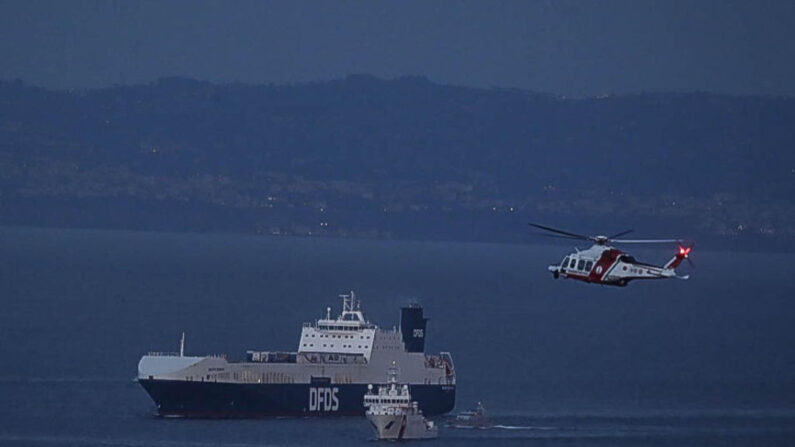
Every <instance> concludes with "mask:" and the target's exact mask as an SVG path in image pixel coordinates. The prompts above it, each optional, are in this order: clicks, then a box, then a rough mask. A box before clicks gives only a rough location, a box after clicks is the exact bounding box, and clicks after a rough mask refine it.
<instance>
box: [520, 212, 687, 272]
mask: <svg viewBox="0 0 795 447" xmlns="http://www.w3.org/2000/svg"><path fill="white" fill-rule="evenodd" d="M528 225H530V226H531V227H535V228H538V229H541V230H544V231H549V232H551V233H554V235H549V236H552V237H558V238H563V239H577V240H584V241H592V242H593V245H592V246H591V248H588V249H587V250H578V249H576V248H575V252H574V253H571V254H569V255H567V256H566V257H564V258H563V260H562V261H561V262H560V264H553V265H550V266H549V267H547V269H548V270H549V271H550V272H552V276H553V277H554V278H555V279H558V278H561V277H563V278H569V279H576V280H579V281H584V282H586V283H592V284H603V285H608V286H619V287H626V286H627V284H629V283H630V281H634V280H636V279H673V278H675V279H689V278H690V275H682V276H680V275H678V274H677V273H676V268H677V267H678V266H679V264H681V263H682V261H684V260H687V261H688V262H689V263H690V264H691V265H692V261H691V260H690V251H691V250H692V249H693V244H692V243H691V244H689V245H685V242H684V240H682V239H616V238H618V237H621V236H624V235H626V234H629V233H631V232H632V231H633V230H626V231H622V232H620V233H616V234H614V235H612V236H586V235H582V234H577V233H572V232H569V231H564V230H561V229H558V228H552V227H547V226H544V225H539V224H534V223H530V224H528ZM667 243H676V244H677V251H676V254H675V255H674V257H673V258H671V260H670V261H668V262H667V263H665V265H663V266H656V265H652V264H646V263H644V262H639V261H637V260H636V259H635V258H634V257H632V256H630V255H629V254H627V253H626V252H623V251H621V250H619V249H617V248H614V247H611V246H610V245H609V244H667Z"/></svg>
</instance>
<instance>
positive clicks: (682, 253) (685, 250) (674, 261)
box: [663, 245, 693, 270]
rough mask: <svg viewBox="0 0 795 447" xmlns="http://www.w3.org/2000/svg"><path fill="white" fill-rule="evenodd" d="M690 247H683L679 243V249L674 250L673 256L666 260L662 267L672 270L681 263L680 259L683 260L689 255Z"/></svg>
mask: <svg viewBox="0 0 795 447" xmlns="http://www.w3.org/2000/svg"><path fill="white" fill-rule="evenodd" d="M692 249H693V247H683V246H681V245H680V246H679V249H678V250H677V252H676V255H675V256H674V257H673V258H671V260H670V261H668V262H667V263H666V264H665V266H663V269H665V270H674V269H675V268H677V267H679V264H681V263H682V261H684V260H685V259H687V258H688V256H690V250H692Z"/></svg>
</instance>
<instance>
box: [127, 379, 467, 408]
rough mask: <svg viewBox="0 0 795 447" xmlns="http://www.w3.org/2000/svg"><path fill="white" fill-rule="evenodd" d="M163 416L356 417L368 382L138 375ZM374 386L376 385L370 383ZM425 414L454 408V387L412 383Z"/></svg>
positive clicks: (415, 396) (414, 392)
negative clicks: (250, 380)
mask: <svg viewBox="0 0 795 447" xmlns="http://www.w3.org/2000/svg"><path fill="white" fill-rule="evenodd" d="M138 382H139V383H140V384H141V386H143V387H144V389H145V390H146V391H147V393H149V395H150V396H151V397H152V399H153V400H154V401H155V404H156V405H157V410H158V413H159V414H160V415H162V416H183V417H197V418H264V417H277V416H300V417H305V416H360V415H364V406H363V400H364V395H365V393H366V392H367V385H366V384H322V385H321V384H314V383H313V384H308V383H307V384H259V383H251V384H241V383H218V382H193V381H181V380H152V379H148V380H147V379H139V380H138ZM373 386H374V387H376V389H377V387H378V384H373ZM410 391H411V398H412V400H416V401H417V403H418V404H419V407H420V409H421V410H422V411H423V413H425V414H426V415H428V416H433V415H437V414H444V413H448V412H450V411H452V409H453V407H454V406H455V385H419V384H418V385H410Z"/></svg>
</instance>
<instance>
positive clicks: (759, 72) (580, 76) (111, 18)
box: [0, 0, 795, 96]
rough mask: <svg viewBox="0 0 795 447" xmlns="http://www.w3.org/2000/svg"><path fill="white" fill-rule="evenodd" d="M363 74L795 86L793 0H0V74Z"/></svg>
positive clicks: (56, 79)
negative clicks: (282, 0) (280, 0)
mask: <svg viewBox="0 0 795 447" xmlns="http://www.w3.org/2000/svg"><path fill="white" fill-rule="evenodd" d="M351 73H369V74H374V75H377V76H380V77H386V78H392V77H395V76H402V75H424V76H427V77H429V78H430V79H431V80H433V81H436V82H440V83H448V84H460V85H472V86H501V87H520V88H525V89H531V90H537V91H543V92H550V93H557V94H563V95H577V96H579V95H596V94H601V93H611V92H612V93H626V92H639V91H650V90H707V91H714V92H722V93H734V94H771V95H781V94H783V95H795V2H794V1H787V0H784V1H731V0H726V1H713V0H688V1H674V0H663V1H639V0H628V1H568V0H559V1H507V2H504V1H494V0H482V1H427V0H426V1H406V0H402V1H389V2H381V1H364V0H363V1H287V2H267V1H230V2H226V1H203V0H201V1H200V0H189V1H123V2H113V1H31V0H24V1H4V0H0V79H5V80H10V79H17V78H19V79H22V80H23V81H25V82H27V83H31V84H36V85H42V86H46V87H53V88H68V87H80V88H83V87H99V86H107V85H111V84H119V83H126V84H128V83H142V82H149V81H151V80H153V79H156V78H159V77H163V76H174V75H179V76H188V77H192V78H197V79H203V80H209V81H242V82H246V83H263V82H274V83H290V82H303V81H313V80H325V79H332V78H340V77H343V76H345V75H348V74H351Z"/></svg>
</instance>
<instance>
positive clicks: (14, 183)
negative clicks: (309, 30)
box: [0, 76, 795, 247]
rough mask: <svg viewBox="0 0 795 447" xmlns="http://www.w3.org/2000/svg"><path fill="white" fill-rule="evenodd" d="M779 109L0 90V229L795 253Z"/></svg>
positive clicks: (419, 81)
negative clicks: (545, 227) (679, 243)
mask: <svg viewBox="0 0 795 447" xmlns="http://www.w3.org/2000/svg"><path fill="white" fill-rule="evenodd" d="M794 149H795V100H793V99H790V98H766V97H732V96H719V95H712V94H706V93H691V94H678V93H677V94H674V93H671V94H644V95H633V96H620V97H604V98H589V99H565V98H558V97H553V96H549V95H541V94H536V93H532V92H527V91H520V90H505V89H473V88H463V87H452V86H444V85H438V84H434V83H431V82H429V81H427V80H426V79H424V78H416V77H410V78H400V79H395V80H381V79H377V78H374V77H370V76H351V77H348V78H346V79H344V80H338V81H331V82H323V83H313V84H300V85H291V86H271V85H261V86H249V85H240V84H230V85H216V84H211V83H206V82H198V81H194V80H189V79H180V78H169V79H162V80H159V81H157V82H154V83H151V84H147V85H139V86H119V87H113V88H108V89H102V90H92V91H69V92H66V91H48V90H42V89H39V88H35V87H30V86H26V85H24V84H22V83H20V82H14V83H8V82H6V83H0V212H1V213H2V214H1V215H0V224H24V225H65V226H81V227H100V228H134V229H158V230H174V231H183V230H189V231H243V232H263V233H280V234H310V233H311V234H315V235H316V234H327V235H355V236H364V237H409V238H422V239H425V238H432V239H437V238H444V239H468V240H514V241H517V240H526V233H527V230H526V227H525V226H524V223H525V221H526V220H528V219H531V220H536V221H538V220H540V221H544V222H547V223H550V224H556V225H567V226H570V227H573V228H574V229H578V230H582V231H602V232H609V231H613V230H615V231H620V230H623V229H625V228H627V227H628V226H630V227H631V226H639V229H642V230H644V231H640V232H639V233H642V234H641V235H645V233H648V232H655V234H657V233H664V235H670V234H671V233H672V232H676V233H677V234H681V235H683V236H688V237H693V238H696V237H698V238H701V239H706V240H714V241H725V240H734V241H735V242H736V241H741V242H742V241H745V242H747V243H748V244H757V243H762V244H767V245H770V246H773V245H775V246H778V247H780V246H781V244H782V243H784V244H789V246H792V247H795V244H794V243H795V207H794V206H793V199H792V197H793V194H794V193H795V150H794Z"/></svg>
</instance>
